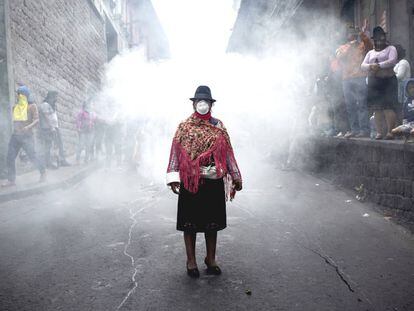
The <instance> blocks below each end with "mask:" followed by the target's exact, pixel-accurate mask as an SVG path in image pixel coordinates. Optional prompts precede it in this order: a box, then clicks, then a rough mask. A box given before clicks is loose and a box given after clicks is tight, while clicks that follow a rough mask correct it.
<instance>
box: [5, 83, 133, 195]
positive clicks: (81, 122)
mask: <svg viewBox="0 0 414 311" xmlns="http://www.w3.org/2000/svg"><path fill="white" fill-rule="evenodd" d="M16 93H17V100H16V103H15V105H14V106H13V107H12V111H11V112H12V113H11V115H12V121H13V131H12V134H11V136H10V140H9V144H8V151H7V181H6V182H5V183H3V184H2V187H9V186H14V185H15V184H16V159H17V157H18V156H19V154H21V150H23V152H24V154H25V155H26V156H27V158H28V159H29V160H30V161H31V162H32V163H33V164H34V165H35V167H36V168H37V169H38V171H39V172H40V182H45V181H46V171H47V169H53V170H55V169H58V168H59V167H62V166H71V164H70V163H69V162H68V161H67V159H66V153H65V149H64V144H63V139H62V135H61V131H60V127H59V116H58V113H57V102H58V92H56V91H49V92H48V93H47V95H46V97H45V98H44V100H43V101H42V102H41V103H40V104H36V103H35V102H34V100H33V96H32V94H31V92H30V89H29V88H28V87H27V86H26V85H24V84H19V85H18V88H17V91H16ZM102 111H103V110H102V109H100V111H99V112H98V113H96V112H95V111H94V105H93V99H92V98H90V99H88V100H87V101H85V102H84V103H83V105H82V108H81V109H80V111H79V112H78V113H77V114H76V118H75V120H74V123H75V125H76V131H77V136H78V137H77V138H78V143H77V146H76V165H80V164H81V162H82V161H81V158H82V160H83V162H84V163H85V164H87V163H88V162H90V161H92V160H96V159H98V158H99V157H100V156H103V157H104V158H105V164H106V167H110V166H111V164H112V162H113V159H115V160H116V164H117V165H118V166H120V165H121V164H122V160H123V156H124V155H126V154H127V153H130V154H128V155H127V156H125V158H130V159H132V158H133V156H134V155H133V154H132V153H133V152H134V149H136V146H135V143H136V140H133V142H132V143H131V144H128V143H125V140H124V139H123V138H124V136H125V134H126V130H127V126H128V125H129V124H128V122H126V120H125V119H124V118H123V117H122V115H121V113H120V112H119V110H118V109H116V108H115V107H112V108H109V109H106V110H105V111H104V112H102ZM132 127H134V126H132ZM134 129H135V132H136V126H135V127H134ZM35 133H37V135H36V134H35Z"/></svg>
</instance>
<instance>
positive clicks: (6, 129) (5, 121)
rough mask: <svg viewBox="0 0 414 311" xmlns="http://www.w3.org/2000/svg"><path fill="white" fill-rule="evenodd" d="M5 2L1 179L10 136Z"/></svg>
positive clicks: (1, 15) (0, 32) (0, 7)
mask: <svg viewBox="0 0 414 311" xmlns="http://www.w3.org/2000/svg"><path fill="white" fill-rule="evenodd" d="M7 61H8V59H7V28H6V11H5V1H4V0H0V178H1V177H3V176H5V173H6V172H5V163H6V150H5V149H7V143H8V139H9V136H10V119H9V72H8V70H7V69H8V66H7Z"/></svg>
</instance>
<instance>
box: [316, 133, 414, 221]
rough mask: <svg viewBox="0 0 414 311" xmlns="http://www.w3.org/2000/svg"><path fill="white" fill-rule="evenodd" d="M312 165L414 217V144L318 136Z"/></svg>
mask: <svg viewBox="0 0 414 311" xmlns="http://www.w3.org/2000/svg"><path fill="white" fill-rule="evenodd" d="M314 147H315V148H314V150H313V152H314V159H315V160H316V166H313V168H314V169H315V170H316V171H317V172H319V173H322V174H323V175H324V176H326V177H328V178H329V179H331V180H333V181H334V182H335V183H337V184H340V185H342V186H344V187H346V188H349V189H355V187H359V186H361V185H364V187H363V189H364V192H366V198H367V199H368V200H370V201H372V202H374V203H377V204H379V205H382V206H384V207H387V208H389V209H393V210H394V211H395V212H397V213H398V214H399V215H402V216H404V218H405V219H407V220H409V221H414V144H410V143H404V142H403V141H372V140H369V139H358V140H356V139H352V140H345V139H337V138H330V139H327V138H324V139H317V140H315V144H314Z"/></svg>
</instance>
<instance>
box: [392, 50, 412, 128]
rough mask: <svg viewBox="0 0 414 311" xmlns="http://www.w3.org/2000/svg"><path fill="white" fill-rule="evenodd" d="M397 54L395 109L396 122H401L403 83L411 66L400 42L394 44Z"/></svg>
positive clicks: (408, 75) (409, 76)
mask: <svg viewBox="0 0 414 311" xmlns="http://www.w3.org/2000/svg"><path fill="white" fill-rule="evenodd" d="M395 48H396V49H397V54H398V63H397V65H395V67H394V72H395V76H396V77H397V80H398V103H399V105H398V108H397V109H396V112H397V117H398V121H399V122H398V123H399V124H401V120H402V107H403V104H404V85H405V83H406V81H407V80H408V79H410V78H411V66H410V63H409V62H408V61H407V60H406V59H405V56H406V53H405V49H404V48H403V47H402V45H400V44H396V45H395Z"/></svg>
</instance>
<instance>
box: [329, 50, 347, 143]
mask: <svg viewBox="0 0 414 311" xmlns="http://www.w3.org/2000/svg"><path fill="white" fill-rule="evenodd" d="M327 82H328V85H327V87H328V88H329V90H330V102H331V106H332V111H333V123H334V130H335V135H336V137H343V136H344V135H345V133H347V132H349V130H350V129H349V124H348V116H347V112H346V106H345V102H344V91H343V88H342V68H341V65H340V63H339V61H338V59H337V58H336V57H331V58H330V66H329V75H328V81H327Z"/></svg>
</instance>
